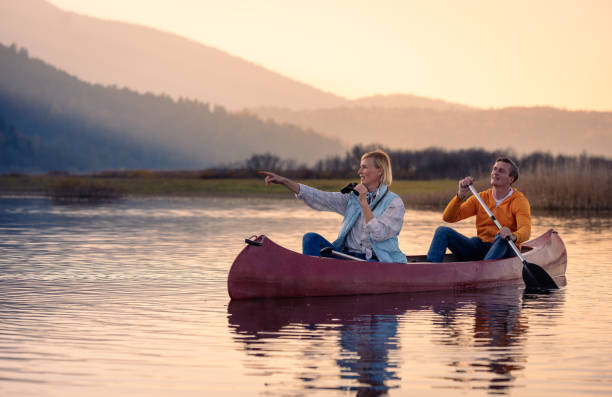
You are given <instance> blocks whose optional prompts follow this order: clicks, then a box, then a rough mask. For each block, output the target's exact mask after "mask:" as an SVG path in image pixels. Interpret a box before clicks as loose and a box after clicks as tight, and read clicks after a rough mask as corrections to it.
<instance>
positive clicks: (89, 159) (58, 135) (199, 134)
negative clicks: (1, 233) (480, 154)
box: [0, 45, 341, 172]
mask: <svg viewBox="0 0 612 397" xmlns="http://www.w3.org/2000/svg"><path fill="white" fill-rule="evenodd" d="M340 150H341V146H340V144H339V142H338V141H337V140H334V139H331V138H326V137H322V136H320V135H319V134H317V133H315V132H313V131H306V130H303V129H301V128H299V127H296V126H293V125H287V124H286V125H280V124H278V123H275V122H273V121H267V122H264V121H262V120H261V119H259V118H257V117H255V116H252V115H248V114H245V113H242V114H232V113H228V112H227V111H226V110H225V109H224V108H223V107H221V106H211V105H209V104H207V103H202V102H197V101H192V100H185V99H181V100H173V99H172V98H170V97H169V96H167V95H153V94H150V93H149V94H141V93H138V92H136V91H133V90H129V89H127V88H122V89H119V88H117V87H112V86H102V85H94V84H91V83H86V82H83V81H81V80H79V79H77V78H76V77H74V76H71V75H69V74H68V73H66V72H64V71H61V70H58V69H56V68H55V67H53V66H51V65H48V64H46V63H44V62H42V61H40V60H37V59H34V58H31V57H29V54H28V52H27V50H26V49H23V48H22V49H17V47H16V46H11V47H5V46H3V45H0V171H3V172H18V171H19V172H23V171H28V172H40V171H49V170H61V171H71V172H83V171H88V172H92V171H98V170H104V169H122V168H123V169H125V168H153V169H164V168H165V169H168V168H183V169H194V168H195V169H198V168H205V167H211V166H215V165H221V164H229V163H235V162H240V161H243V160H245V159H247V158H248V157H250V156H251V155H252V154H254V153H268V152H270V153H283V154H284V155H285V156H286V157H288V158H291V159H293V160H294V161H296V162H303V163H313V162H314V161H316V160H318V159H320V158H321V157H325V156H329V155H332V154H337V153H338V152H339V151H340Z"/></svg>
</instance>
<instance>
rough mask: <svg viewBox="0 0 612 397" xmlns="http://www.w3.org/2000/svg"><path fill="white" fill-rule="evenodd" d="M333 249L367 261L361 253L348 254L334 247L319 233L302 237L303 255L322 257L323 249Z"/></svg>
mask: <svg viewBox="0 0 612 397" xmlns="http://www.w3.org/2000/svg"><path fill="white" fill-rule="evenodd" d="M325 247H332V248H333V249H334V250H335V251H338V252H344V253H345V254H349V255H352V256H355V257H357V258H359V259H365V258H366V257H365V254H362V253H360V252H348V251H343V250H341V249H339V248H338V247H334V245H333V244H332V243H330V242H329V241H327V239H326V238H325V237H323V236H321V235H320V234H318V233H306V234H305V235H304V237H302V253H303V254H304V255H311V256H321V248H325ZM370 261H375V260H374V259H370Z"/></svg>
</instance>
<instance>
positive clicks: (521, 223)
mask: <svg viewBox="0 0 612 397" xmlns="http://www.w3.org/2000/svg"><path fill="white" fill-rule="evenodd" d="M516 201H517V202H516V206H517V208H516V213H515V219H516V232H514V235H515V236H516V242H517V243H518V244H520V243H522V242H524V241H527V240H529V237H531V207H530V205H529V201H528V200H527V198H526V197H524V196H523V197H522V198H521V199H520V200H516Z"/></svg>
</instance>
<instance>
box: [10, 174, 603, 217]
mask: <svg viewBox="0 0 612 397" xmlns="http://www.w3.org/2000/svg"><path fill="white" fill-rule="evenodd" d="M66 181H69V183H70V184H71V185H73V186H76V187H77V188H76V190H78V189H79V188H78V187H79V186H82V187H83V189H82V190H86V189H93V190H94V191H114V192H120V194H121V195H127V196H187V197H189V196H192V197H198V196H215V197H275V198H287V199H289V198H292V197H293V195H292V194H291V193H290V192H288V191H287V189H285V188H284V187H283V186H279V185H270V186H268V187H267V186H266V185H265V183H264V180H263V178H245V179H201V178H198V177H197V176H189V175H188V176H184V175H182V174H178V175H175V176H168V175H165V176H164V175H159V174H155V173H153V172H144V171H142V172H139V173H131V174H129V175H125V174H124V175H122V176H99V175H98V176H91V175H80V176H79V175H71V176H62V175H3V176H0V195H49V196H52V197H53V191H54V189H56V188H57V186H58V185H61V184H62V183H63V184H64V185H65V184H66ZM297 181H298V182H301V183H304V184H307V185H310V186H313V187H315V188H317V189H321V190H326V191H338V190H339V189H340V188H342V187H343V186H344V185H345V184H346V183H347V180H341V179H306V180H297ZM487 183H488V180H487V178H481V179H480V180H479V181H478V182H477V183H476V187H477V188H478V189H479V190H481V189H485V188H486V187H487ZM611 186H612V183H611V176H610V173H609V172H607V170H605V171H597V172H595V171H591V172H589V173H584V172H576V171H572V170H564V172H562V173H560V174H554V173H553V174H547V173H545V172H543V171H540V172H533V173H531V174H527V175H525V176H521V178H519V181H518V182H517V186H516V187H517V188H518V189H519V190H521V191H522V192H523V193H525V195H526V196H527V197H528V198H529V200H530V203H531V208H532V209H542V210H544V209H548V210H595V211H602V210H604V211H607V210H610V209H612V202H611V201H612V198H611V197H612V192H611ZM391 190H392V191H393V192H395V193H397V194H398V195H400V196H401V197H402V199H403V200H404V203H405V204H406V206H407V207H409V208H431V209H436V210H441V209H443V208H444V207H445V206H446V204H447V203H448V201H449V200H450V198H451V197H452V196H453V194H455V192H456V191H457V181H456V180H451V179H437V180H431V181H406V180H397V181H394V182H393V185H392V186H391Z"/></svg>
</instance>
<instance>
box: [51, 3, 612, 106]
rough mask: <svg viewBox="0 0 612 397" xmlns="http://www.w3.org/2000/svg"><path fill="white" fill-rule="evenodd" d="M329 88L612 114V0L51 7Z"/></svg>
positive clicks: (340, 92)
mask: <svg viewBox="0 0 612 397" xmlns="http://www.w3.org/2000/svg"><path fill="white" fill-rule="evenodd" d="M50 2H51V3H52V4H54V5H56V6H58V7H59V8H61V9H64V10H67V11H73V12H76V13H79V14H85V15H89V16H94V17H99V18H104V19H112V20H118V21H125V22H131V23H136V24H140V25H145V26H150V27H154V28H157V29H160V30H164V31H168V32H172V33H175V34H178V35H180V36H184V37H187V38H190V39H192V40H195V41H198V42H201V43H203V44H206V45H208V46H212V47H215V48H217V49H220V50H223V51H225V52H227V53H229V54H231V55H234V56H237V57H240V58H242V59H245V60H248V61H251V62H254V63H256V64H259V65H261V66H263V67H265V68H267V69H269V70H272V71H274V72H277V73H280V74H282V75H284V76H286V77H290V78H292V79H295V80H298V81H301V82H304V83H307V84H310V85H312V86H314V87H317V88H319V89H322V90H324V91H328V92H332V93H334V94H337V95H340V96H343V97H347V98H351V99H354V98H358V97H364V96H371V95H378V94H383V95H387V94H398V93H401V94H412V95H418V96H425V97H430V98H436V99H443V100H446V101H450V102H457V103H462V104H466V105H471V106H477V107H483V108H499V107H507V106H554V107H559V108H565V109H571V110H603V111H612V72H611V71H612V23H610V20H611V19H612V0H583V1H579V0H575V1H568V0H555V1H551V0H529V1H524V0H513V1H495V0H463V1H452V0H445V1H442V0H431V1H423V0H414V1H413V0H405V1H400V0H378V1H365V0H304V1H294V0H259V1H252V0H50Z"/></svg>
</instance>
